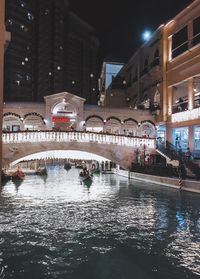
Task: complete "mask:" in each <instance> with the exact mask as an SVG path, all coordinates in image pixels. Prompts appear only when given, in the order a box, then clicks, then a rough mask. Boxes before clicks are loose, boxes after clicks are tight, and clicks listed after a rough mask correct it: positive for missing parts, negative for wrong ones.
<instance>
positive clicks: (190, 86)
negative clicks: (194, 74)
mask: <svg viewBox="0 0 200 279" xmlns="http://www.w3.org/2000/svg"><path fill="white" fill-rule="evenodd" d="M193 108H194V88H193V78H190V79H189V80H188V109H189V110H191V109H193Z"/></svg>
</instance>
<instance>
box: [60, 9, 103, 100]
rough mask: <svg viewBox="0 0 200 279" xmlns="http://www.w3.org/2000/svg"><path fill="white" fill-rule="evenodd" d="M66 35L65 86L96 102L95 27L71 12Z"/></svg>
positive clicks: (96, 48) (97, 44)
mask: <svg viewBox="0 0 200 279" xmlns="http://www.w3.org/2000/svg"><path fill="white" fill-rule="evenodd" d="M67 27H68V30H67V33H66V37H65V61H66V64H65V77H66V80H65V87H66V88H67V89H68V91H69V92H72V93H74V94H77V95H79V96H80V97H84V98H86V100H87V102H88V103H95V102H96V97H97V56H98V46H99V43H98V40H97V39H96V37H95V36H94V35H93V34H94V29H93V28H92V27H91V26H90V25H88V24H87V23H86V22H85V21H83V20H82V19H81V18H79V17H78V16H77V15H75V14H74V13H71V12H70V13H69V16H68V22H67Z"/></svg>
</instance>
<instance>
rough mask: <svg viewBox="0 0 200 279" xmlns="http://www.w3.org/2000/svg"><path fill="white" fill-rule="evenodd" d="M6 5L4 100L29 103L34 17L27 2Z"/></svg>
mask: <svg viewBox="0 0 200 279" xmlns="http://www.w3.org/2000/svg"><path fill="white" fill-rule="evenodd" d="M5 4H6V18H5V19H6V29H7V31H9V32H11V42H10V44H9V46H8V49H7V51H6V54H5V79H4V80H5V82H4V93H5V100H8V101H12V100H13V101H21V100H22V99H23V100H24V101H30V100H31V99H33V98H34V83H35V75H34V65H35V58H34V57H35V42H34V38H35V21H34V20H35V18H34V7H33V4H32V3H31V0H27V1H26V2H25V1H12V0H7V1H6V2H5Z"/></svg>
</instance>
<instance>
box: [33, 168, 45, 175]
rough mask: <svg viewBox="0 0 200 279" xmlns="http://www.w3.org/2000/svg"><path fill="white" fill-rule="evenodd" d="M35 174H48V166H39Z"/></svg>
mask: <svg viewBox="0 0 200 279" xmlns="http://www.w3.org/2000/svg"><path fill="white" fill-rule="evenodd" d="M35 174H37V175H47V168H46V167H44V168H38V169H37V170H36V172H35Z"/></svg>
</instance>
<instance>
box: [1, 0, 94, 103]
mask: <svg viewBox="0 0 200 279" xmlns="http://www.w3.org/2000/svg"><path fill="white" fill-rule="evenodd" d="M6 27H7V30H8V31H10V32H11V34H12V40H11V44H10V46H9V48H8V51H7V54H6V56H5V87H4V91H5V100H6V101H43V97H44V96H46V95H50V94H54V93H58V92H62V91H68V92H71V93H73V94H76V95H78V96H80V97H84V98H86V99H87V102H88V103H95V102H96V96H97V76H98V75H97V55H98V40H97V39H96V38H95V37H94V35H93V34H94V30H93V28H92V27H91V26H90V25H88V24H87V23H86V22H85V21H83V20H82V19H80V18H79V17H78V16H76V15H75V14H73V13H70V12H69V9H68V1H66V0H60V1H56V0H27V1H23V0H19V1H12V0H7V2H6Z"/></svg>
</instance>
